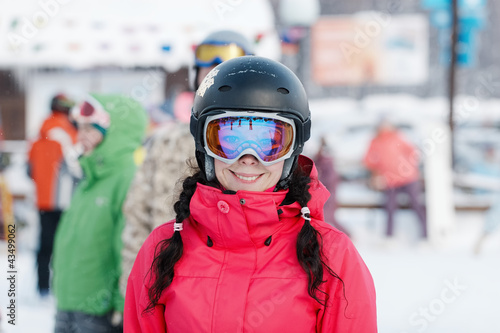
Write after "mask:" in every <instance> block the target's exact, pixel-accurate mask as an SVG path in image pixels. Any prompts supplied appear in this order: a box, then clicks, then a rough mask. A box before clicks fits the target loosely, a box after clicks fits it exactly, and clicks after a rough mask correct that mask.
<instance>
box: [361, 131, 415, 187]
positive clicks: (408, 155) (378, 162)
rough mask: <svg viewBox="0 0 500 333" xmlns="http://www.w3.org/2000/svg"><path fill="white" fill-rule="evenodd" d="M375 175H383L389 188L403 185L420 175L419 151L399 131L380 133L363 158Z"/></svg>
mask: <svg viewBox="0 0 500 333" xmlns="http://www.w3.org/2000/svg"><path fill="white" fill-rule="evenodd" d="M363 163H364V165H365V166H366V167H367V168H368V169H369V170H371V171H372V172H373V174H374V175H378V176H382V177H383V179H384V182H385V184H386V187H387V188H394V187H399V186H403V185H406V184H409V183H412V182H414V181H417V180H418V179H419V177H420V174H419V171H418V152H417V150H416V149H415V148H414V146H413V145H412V144H410V143H409V142H408V141H406V140H405V139H404V138H403V137H402V135H401V134H399V133H398V132H397V131H384V132H381V133H379V134H378V135H377V136H376V137H375V138H374V139H373V140H372V142H371V143H370V147H369V148H368V151H367V153H366V155H365V157H364V160H363Z"/></svg>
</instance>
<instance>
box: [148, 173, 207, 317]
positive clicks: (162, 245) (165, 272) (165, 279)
mask: <svg viewBox="0 0 500 333" xmlns="http://www.w3.org/2000/svg"><path fill="white" fill-rule="evenodd" d="M197 183H201V184H207V181H206V178H205V177H204V175H203V174H202V173H201V172H200V171H199V170H198V171H197V172H196V173H195V174H194V175H192V176H190V177H187V178H186V179H185V180H184V182H183V183H182V192H181V193H180V195H179V200H178V201H177V202H176V203H175V204H174V211H175V213H176V216H175V222H176V223H182V222H183V221H184V220H185V219H186V218H188V217H189V215H190V210H189V203H190V202H191V198H192V196H193V195H194V192H195V191H196V184H197ZM182 252H183V244H182V237H181V233H180V232H179V231H175V232H174V234H173V235H172V237H171V238H168V239H164V240H162V241H161V242H159V243H158V244H157V245H156V249H155V258H154V260H153V263H152V264H151V268H150V271H149V278H150V281H151V280H154V282H153V283H152V284H151V287H150V288H149V290H148V297H149V304H148V306H147V308H146V309H145V310H144V312H146V311H149V310H152V309H153V308H154V307H155V306H156V305H157V304H158V300H159V299H160V296H161V294H162V292H163V290H165V288H167V287H168V286H169V285H170V284H171V283H172V280H173V279H174V266H175V264H176V263H177V261H179V259H181V257H182Z"/></svg>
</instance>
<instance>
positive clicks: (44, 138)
mask: <svg viewBox="0 0 500 333" xmlns="http://www.w3.org/2000/svg"><path fill="white" fill-rule="evenodd" d="M73 105H74V102H73V101H72V100H71V99H69V98H68V97H67V96H66V95H64V94H57V95H56V96H54V97H53V98H52V100H51V103H50V108H51V110H52V112H51V115H50V116H49V117H48V118H47V119H45V121H44V122H43V124H42V127H41V128H40V135H39V138H38V139H37V140H36V141H35V142H34V143H33V144H32V145H31V148H30V151H29V156H28V173H29V175H30V177H31V178H32V179H33V181H34V183H35V187H36V203H37V207H38V212H39V217H40V236H39V247H38V253H37V266H38V268H37V270H38V292H39V293H40V295H41V296H46V295H48V294H49V284H50V269H49V267H50V259H51V256H52V249H53V243H54V235H55V232H56V228H57V225H58V224H59V220H60V218H61V214H62V212H63V210H64V209H66V208H67V207H68V205H69V202H70V200H71V196H72V193H73V188H74V185H75V183H76V182H77V178H78V176H80V172H79V169H78V167H77V168H75V164H77V163H78V162H77V153H76V147H75V144H76V141H77V130H76V128H75V126H74V125H73V124H72V122H71V121H70V117H69V112H70V110H71V108H72V107H73Z"/></svg>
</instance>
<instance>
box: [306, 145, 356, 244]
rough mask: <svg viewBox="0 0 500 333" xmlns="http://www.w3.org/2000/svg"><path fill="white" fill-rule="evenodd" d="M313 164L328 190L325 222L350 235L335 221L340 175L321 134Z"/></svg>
mask: <svg viewBox="0 0 500 333" xmlns="http://www.w3.org/2000/svg"><path fill="white" fill-rule="evenodd" d="M313 160H314V164H316V168H317V169H318V179H319V180H320V181H321V182H322V183H323V185H325V187H326V188H327V190H328V191H330V197H329V198H328V200H327V201H326V203H325V207H324V211H325V222H326V223H329V224H331V225H332V226H334V227H335V228H337V229H339V230H340V231H342V232H343V233H345V234H346V235H347V236H349V237H350V234H349V232H348V231H347V230H346V229H345V228H344V227H343V226H342V225H341V224H340V223H339V222H338V221H337V218H336V217H335V212H336V211H337V186H338V184H339V180H340V177H339V175H338V174H337V171H336V170H335V160H334V158H333V155H332V153H331V151H330V147H329V146H328V144H327V142H326V137H325V136H321V138H320V146H319V149H318V151H317V153H316V155H314V158H313Z"/></svg>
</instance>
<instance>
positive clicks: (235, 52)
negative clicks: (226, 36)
mask: <svg viewBox="0 0 500 333" xmlns="http://www.w3.org/2000/svg"><path fill="white" fill-rule="evenodd" d="M244 55H246V52H245V50H244V49H243V48H242V47H241V46H239V45H238V44H235V43H231V44H201V45H200V46H198V47H197V48H196V51H195V62H196V65H197V66H202V67H207V66H212V65H214V64H220V63H222V62H224V61H226V60H229V59H233V58H236V57H241V56H244Z"/></svg>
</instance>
